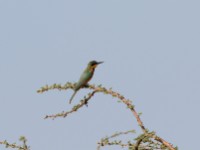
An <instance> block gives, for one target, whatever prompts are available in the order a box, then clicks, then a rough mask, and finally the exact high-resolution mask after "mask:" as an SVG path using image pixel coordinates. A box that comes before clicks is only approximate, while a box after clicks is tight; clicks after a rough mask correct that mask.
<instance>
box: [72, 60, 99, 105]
mask: <svg viewBox="0 0 200 150" xmlns="http://www.w3.org/2000/svg"><path fill="white" fill-rule="evenodd" d="M101 63H103V62H96V61H90V62H89V63H88V66H87V68H86V69H85V70H84V72H83V73H82V75H81V77H80V79H79V81H78V82H77V83H76V85H75V87H74V93H73V95H72V96H71V98H70V100H69V103H70V104H71V102H72V99H73V98H74V96H75V95H76V93H77V91H78V90H79V89H80V88H82V87H84V86H86V85H87V83H88V82H89V81H90V80H91V78H92V76H93V74H94V70H95V68H96V66H97V65H98V64H101Z"/></svg>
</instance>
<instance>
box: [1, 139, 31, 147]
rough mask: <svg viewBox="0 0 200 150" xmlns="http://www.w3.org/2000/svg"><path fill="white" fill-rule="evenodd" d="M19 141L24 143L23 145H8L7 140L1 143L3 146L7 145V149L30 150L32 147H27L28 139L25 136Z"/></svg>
mask: <svg viewBox="0 0 200 150" xmlns="http://www.w3.org/2000/svg"><path fill="white" fill-rule="evenodd" d="M19 141H21V142H22V143H23V145H17V144H16V143H8V142H7V141H6V140H5V141H0V144H1V145H5V147H6V148H15V149H18V150H29V149H30V147H29V146H27V139H26V138H25V137H24V136H21V137H20V138H19Z"/></svg>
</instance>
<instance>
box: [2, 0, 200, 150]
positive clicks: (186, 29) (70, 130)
mask: <svg viewBox="0 0 200 150" xmlns="http://www.w3.org/2000/svg"><path fill="white" fill-rule="evenodd" d="M199 6H200V2H199V1H197V0H196V1H195V0H191V1H186V0H165V1H164V0H163V1H161V0H151V1H133V0H127V1H122V0H71V1H69V0H57V1H55V0H32V1H30V0H17V1H16V0H1V1H0V52H1V53H0V54H1V55H0V70H1V79H0V81H1V86H0V91H1V94H0V103H1V105H0V118H1V128H0V135H1V136H0V140H1V141H2V140H4V139H6V140H8V141H9V142H15V141H17V140H18V138H19V136H20V135H25V136H26V137H27V139H28V144H29V145H30V146H31V149H32V150H64V149H65V150H66V149H71V150H80V149H82V150H94V149H96V143H97V142H98V141H99V140H100V139H101V138H102V137H104V136H106V135H110V134H112V133H113V132H115V131H125V130H130V129H136V130H138V131H140V129H139V128H138V127H137V123H136V120H135V118H134V117H133V115H132V114H131V113H130V112H129V111H127V109H126V108H125V107H124V106H123V105H122V104H119V103H117V102H116V101H117V100H116V99H113V98H111V97H110V96H105V95H102V94H98V95H96V96H95V97H94V98H93V100H92V101H91V102H90V103H89V107H88V108H86V107H85V108H83V109H81V110H80V111H78V112H77V113H74V114H72V115H71V116H69V117H67V118H65V119H63V118H61V119H56V120H54V121H52V120H43V117H44V116H45V115H46V114H52V113H57V112H61V111H63V110H69V109H70V108H71V107H72V106H73V105H69V104H68V100H69V98H70V96H71V94H72V91H62V92H58V91H50V92H47V93H45V94H42V95H41V94H37V93H36V90H37V89H38V88H40V87H41V86H43V85H45V84H53V83H63V84H64V83H66V82H67V81H72V82H74V81H77V80H78V79H79V76H80V74H81V73H82V70H83V69H84V68H85V67H86V65H87V63H88V61H90V60H93V59H95V60H99V61H105V63H104V64H102V65H101V66H99V67H98V68H97V70H96V72H95V76H94V78H93V80H91V82H90V83H94V84H102V85H104V86H106V87H108V88H109V87H112V88H113V89H114V90H116V91H119V92H121V93H122V94H123V95H124V96H125V97H127V98H129V99H131V100H133V101H134V104H135V106H136V110H137V111H138V112H143V115H142V120H143V122H144V124H145V126H146V127H147V128H149V129H150V130H154V131H156V132H157V134H158V135H159V136H161V137H162V138H164V139H165V140H167V141H169V142H171V143H173V144H174V145H177V146H178V147H179V148H180V150H194V149H196V147H197V145H196V144H197V143H198V142H199V133H200V130H199V127H200V120H199V114H200V109H199V106H200V92H199V90H200V70H199V68H200V59H199V58H200V42H199V41H200V20H199V14H200V9H199ZM87 92H88V91H87V90H81V91H80V92H79V93H78V94H77V95H76V97H75V99H74V101H73V104H76V103H77V102H78V100H79V99H80V98H81V97H82V96H83V95H84V94H86V93H87ZM0 149H1V150H4V149H5V148H4V147H3V146H0ZM104 149H106V148H104ZM107 149H109V150H111V147H109V148H107ZM113 149H114V148H113ZM115 149H116V147H115ZM117 149H119V148H117Z"/></svg>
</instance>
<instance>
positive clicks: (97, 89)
mask: <svg viewBox="0 0 200 150" xmlns="http://www.w3.org/2000/svg"><path fill="white" fill-rule="evenodd" d="M74 86H75V84H73V83H69V82H68V83H66V84H65V85H64V86H62V85H60V84H53V85H51V86H48V85H46V86H44V87H41V89H39V90H38V91H37V92H38V93H43V92H46V91H48V90H52V89H58V90H67V89H73V88H74ZM85 88H89V89H92V90H93V92H92V93H89V94H88V95H87V96H86V97H84V98H83V99H82V100H81V101H80V104H77V105H75V106H74V107H73V108H72V109H71V110H70V111H66V112H64V111H63V112H61V113H58V114H55V115H46V117H45V119H47V118H52V119H55V118H57V117H66V116H67V115H68V114H71V113H73V112H75V111H77V110H78V109H79V108H81V107H82V106H84V105H87V104H88V101H89V100H90V99H91V97H92V96H94V94H96V93H100V92H101V93H104V94H109V95H111V96H112V97H116V98H118V99H119V100H120V101H121V102H123V103H124V104H125V105H126V106H127V107H128V108H129V109H130V111H131V112H132V113H133V115H134V116H135V118H136V120H137V122H138V125H139V126H140V128H141V129H142V131H143V133H145V134H148V130H147V129H146V128H145V126H144V124H143V122H142V121H141V119H140V116H139V115H138V113H137V112H136V110H135V108H134V105H133V104H132V102H131V101H130V100H129V99H126V98H125V97H124V96H123V95H121V94H119V93H118V92H114V91H113V90H112V89H111V88H110V89H106V88H105V87H102V86H101V85H99V86H95V85H88V86H87V87H85ZM152 138H153V139H155V140H156V141H158V142H161V143H162V144H163V145H165V146H166V147H168V148H169V149H170V150H176V148H174V147H173V145H171V144H170V143H169V142H167V141H165V140H164V139H162V138H160V137H159V136H157V135H152Z"/></svg>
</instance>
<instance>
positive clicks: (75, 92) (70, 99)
mask: <svg viewBox="0 0 200 150" xmlns="http://www.w3.org/2000/svg"><path fill="white" fill-rule="evenodd" d="M76 92H77V91H74V93H73V95H72V97H71V98H70V100H69V104H71V102H72V99H73V98H74V96H75V95H76Z"/></svg>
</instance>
